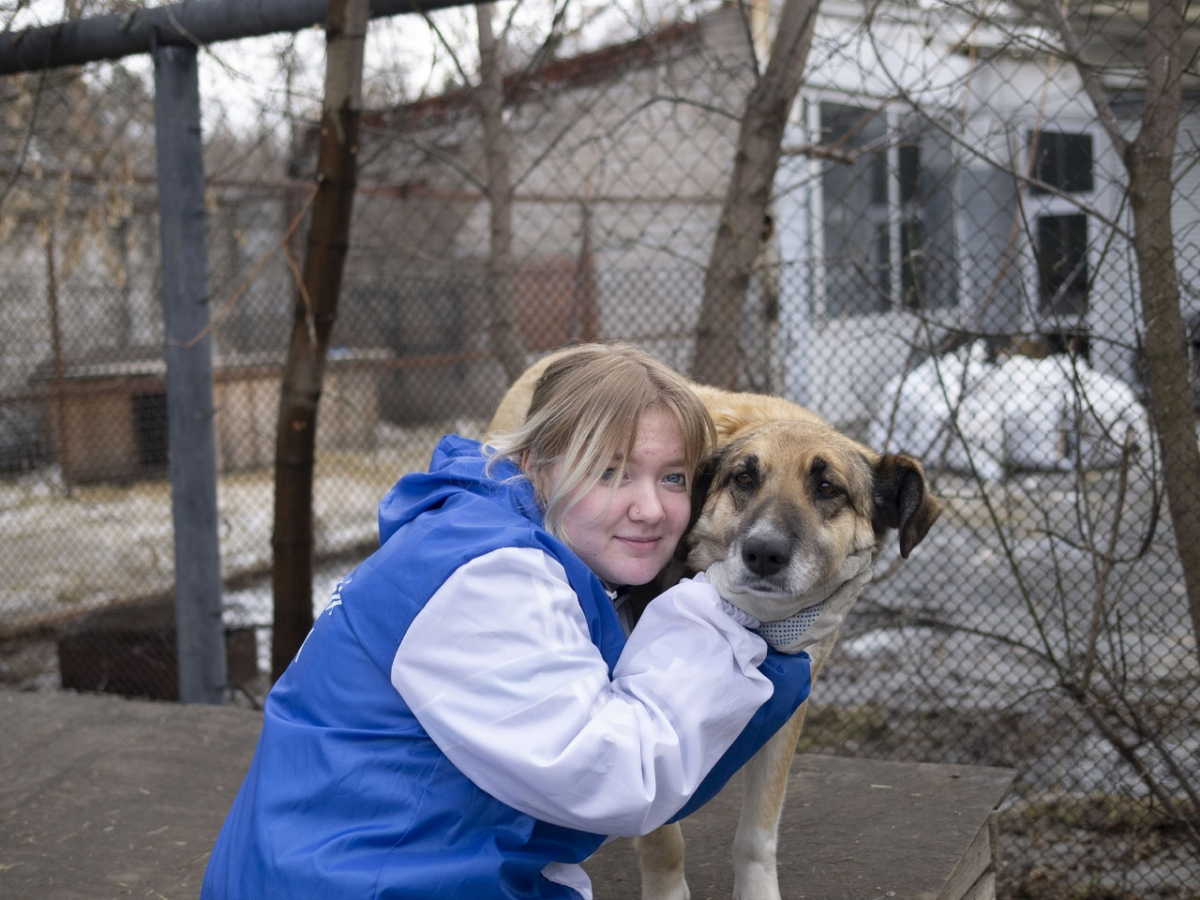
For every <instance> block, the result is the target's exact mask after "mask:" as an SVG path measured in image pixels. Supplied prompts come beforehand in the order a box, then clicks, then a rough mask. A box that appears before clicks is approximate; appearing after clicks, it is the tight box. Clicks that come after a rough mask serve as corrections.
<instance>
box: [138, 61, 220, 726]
mask: <svg viewBox="0 0 1200 900" xmlns="http://www.w3.org/2000/svg"><path fill="white" fill-rule="evenodd" d="M152 56H153V58H154V82H155V95H154V114H155V122H156V128H157V153H158V198H159V217H160V233H161V240H162V282H163V319H164V324H165V331H166V336H165V341H164V343H165V356H166V360H167V449H168V453H169V456H170V472H171V511H172V517H173V521H174V525H175V636H176V637H175V640H176V648H177V650H178V656H179V699H180V700H181V701H182V702H184V703H217V704H219V703H224V702H225V687H226V671H225V628H224V624H223V622H222V619H221V556H220V549H219V544H218V537H217V524H218V520H217V442H216V434H215V428H214V421H213V413H214V409H213V377H212V369H213V366H212V339H211V336H210V335H209V334H208V333H207V331H206V329H207V327H208V322H209V297H208V251H207V249H206V240H207V235H206V221H207V217H206V213H205V209H204V161H203V156H202V153H201V149H202V148H201V141H200V80H199V67H198V59H197V50H196V48H195V47H194V46H178V45H169V44H168V45H159V46H157V47H155V48H154V49H153V51H152ZM201 334H203V335H204V337H203V338H201V339H200V340H195V338H196V336H197V335H201Z"/></svg>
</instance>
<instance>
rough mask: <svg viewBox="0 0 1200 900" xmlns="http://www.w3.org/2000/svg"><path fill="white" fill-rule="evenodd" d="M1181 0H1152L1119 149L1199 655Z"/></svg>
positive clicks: (1198, 504) (1198, 456)
mask: <svg viewBox="0 0 1200 900" xmlns="http://www.w3.org/2000/svg"><path fill="white" fill-rule="evenodd" d="M1183 2H1184V0H1151V2H1150V5H1149V20H1148V23H1147V45H1146V61H1147V67H1146V74H1147V79H1146V107H1145V110H1144V111H1143V114H1142V123H1141V128H1140V130H1139V131H1138V136H1137V139H1136V140H1135V141H1134V142H1133V143H1132V144H1130V145H1129V146H1128V147H1127V149H1126V153H1125V165H1126V168H1127V170H1128V172H1129V197H1130V206H1131V208H1132V210H1133V232H1134V237H1133V241H1134V253H1135V256H1136V259H1137V272H1138V288H1139V290H1140V293H1141V301H1142V325H1143V328H1144V339H1143V343H1144V345H1145V353H1146V367H1147V372H1148V375H1149V381H1150V407H1151V413H1152V414H1153V416H1154V422H1155V425H1156V427H1157V429H1158V433H1159V437H1160V440H1161V441H1162V452H1163V469H1164V472H1165V475H1166V485H1167V505H1168V508H1169V509H1170V512H1171V522H1172V524H1173V525H1174V529H1175V545H1176V549H1177V551H1178V553H1179V561H1180V563H1181V564H1182V566H1183V578H1184V584H1185V586H1186V587H1187V596H1188V611H1189V613H1190V614H1191V619H1192V632H1193V634H1194V635H1195V636H1196V639H1197V653H1198V654H1200V450H1198V449H1197V445H1196V414H1195V411H1194V410H1193V407H1192V402H1193V400H1192V390H1191V382H1190V378H1189V374H1190V369H1189V365H1188V355H1187V343H1186V340H1187V339H1186V337H1185V329H1184V323H1183V315H1182V313H1181V312H1180V299H1181V298H1180V288H1179V278H1178V274H1177V270H1176V264H1175V245H1174V234H1173V233H1172V228H1171V195H1172V192H1173V190H1174V181H1173V178H1172V172H1171V167H1172V163H1173V161H1174V157H1175V142H1176V137H1177V135H1178V131H1179V117H1180V109H1181V102H1182V82H1181V79H1180V74H1181V72H1180V63H1181V60H1180V50H1179V44H1180V40H1181V36H1182V34H1183V28H1184V16H1183Z"/></svg>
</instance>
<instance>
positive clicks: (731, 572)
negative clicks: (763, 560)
mask: <svg viewBox="0 0 1200 900" xmlns="http://www.w3.org/2000/svg"><path fill="white" fill-rule="evenodd" d="M705 575H706V577H707V578H708V580H709V582H710V583H711V584H712V585H713V587H715V588H716V589H717V593H719V594H720V595H721V596H722V597H723V598H724V599H725V600H726V601H728V602H729V603H732V604H733V605H734V606H736V607H737V608H738V609H740V610H742V611H743V612H747V613H749V614H750V615H752V616H754V617H755V618H756V619H758V620H759V621H761V622H773V621H775V620H777V619H784V618H787V617H788V616H792V615H795V614H796V613H798V612H800V611H801V610H803V609H805V608H806V607H808V606H812V605H813V598H812V597H811V596H808V595H807V594H806V591H808V590H811V589H812V588H814V587H816V585H817V582H818V580H819V579H816V578H814V579H812V582H813V583H812V584H810V585H807V586H802V587H800V588H799V589H797V587H796V586H795V585H793V584H788V583H787V581H789V580H790V579H787V578H761V577H748V576H749V575H750V573H748V572H747V571H746V570H745V568H744V567H742V566H740V565H730V564H729V563H728V562H726V561H725V560H721V561H718V562H715V563H713V564H712V565H711V566H709V567H708V569H706V570H705Z"/></svg>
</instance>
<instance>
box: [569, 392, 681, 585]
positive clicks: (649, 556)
mask: <svg viewBox="0 0 1200 900" xmlns="http://www.w3.org/2000/svg"><path fill="white" fill-rule="evenodd" d="M620 462H621V459H620V457H617V458H615V459H613V460H612V463H611V466H612V468H611V470H610V471H609V472H606V473H605V478H604V480H602V481H601V482H600V483H599V484H597V485H596V486H595V487H593V488H592V489H591V490H590V491H588V492H587V493H586V494H584V495H583V497H582V498H581V499H580V500H579V502H578V503H576V504H575V505H574V506H572V507H571V509H570V510H569V511H568V512H567V515H566V517H565V518H564V520H563V526H564V530H565V533H566V535H567V538H568V541H567V542H568V543H569V544H570V546H571V549H573V550H574V551H575V552H576V553H578V554H579V556H580V558H582V559H583V561H584V562H586V563H587V564H588V566H590V567H591V569H592V571H593V572H595V573H596V574H597V575H598V576H599V577H600V579H601V580H602V581H604V582H606V583H607V584H609V585H612V586H617V585H627V584H645V583H646V582H648V581H650V579H652V578H653V577H654V576H655V575H657V574H658V573H659V571H660V570H661V569H662V568H663V566H665V565H666V564H667V562H668V561H669V560H670V559H671V556H672V554H674V552H675V545H676V544H678V543H679V539H680V538H681V537H683V532H684V530H685V529H686V528H687V524H688V520H689V518H690V516H691V500H690V498H689V496H688V489H687V478H686V474H687V473H686V470H685V468H684V448H683V435H682V433H681V432H680V430H679V425H678V424H677V423H676V421H675V418H674V417H673V416H672V415H671V414H670V413H669V412H667V411H666V410H664V409H649V410H647V411H646V412H645V413H643V414H642V420H641V423H640V426H639V428H638V435H637V441H636V442H635V443H634V446H633V454H632V456H630V458H629V459H628V460H627V461H626V465H625V475H624V477H623V478H622V479H621V482H620V483H619V484H616V485H615V486H614V484H613V479H614V478H615V477H616V471H617V469H618V468H619V465H620ZM552 477H553V476H552Z"/></svg>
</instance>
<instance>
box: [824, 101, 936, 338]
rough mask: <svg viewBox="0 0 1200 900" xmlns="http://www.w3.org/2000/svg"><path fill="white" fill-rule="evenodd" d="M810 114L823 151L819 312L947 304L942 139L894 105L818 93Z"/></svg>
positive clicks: (836, 314)
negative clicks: (877, 106) (822, 97)
mask: <svg viewBox="0 0 1200 900" xmlns="http://www.w3.org/2000/svg"><path fill="white" fill-rule="evenodd" d="M810 116H811V113H810ZM816 116H817V119H818V122H817V123H816V128H817V131H818V135H817V140H816V143H819V144H821V145H823V146H824V147H825V148H826V149H827V150H828V151H829V152H828V157H827V159H826V160H825V161H824V162H823V163H822V174H821V209H822V217H823V218H822V222H821V225H820V229H821V236H822V251H823V252H822V254H821V256H822V266H823V271H824V297H825V315H826V316H829V317H839V316H845V315H867V314H871V313H882V312H888V311H890V310H894V309H931V308H935V307H944V306H952V305H954V304H955V303H956V302H957V279H956V277H955V276H954V272H955V265H954V259H955V255H956V244H955V237H954V229H953V222H952V219H951V209H952V202H951V195H950V189H951V184H950V182H951V179H950V172H951V153H950V149H949V143H948V140H947V139H946V138H945V137H944V136H943V135H942V134H941V133H940V132H939V131H937V130H936V129H934V128H932V127H931V125H930V123H929V122H928V121H926V120H922V119H919V118H917V117H908V118H902V117H901V115H900V114H899V113H896V112H893V111H881V110H871V109H865V108H863V107H858V106H852V105H848V104H841V103H830V102H824V103H820V104H817V105H816ZM810 127H811V125H810Z"/></svg>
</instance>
